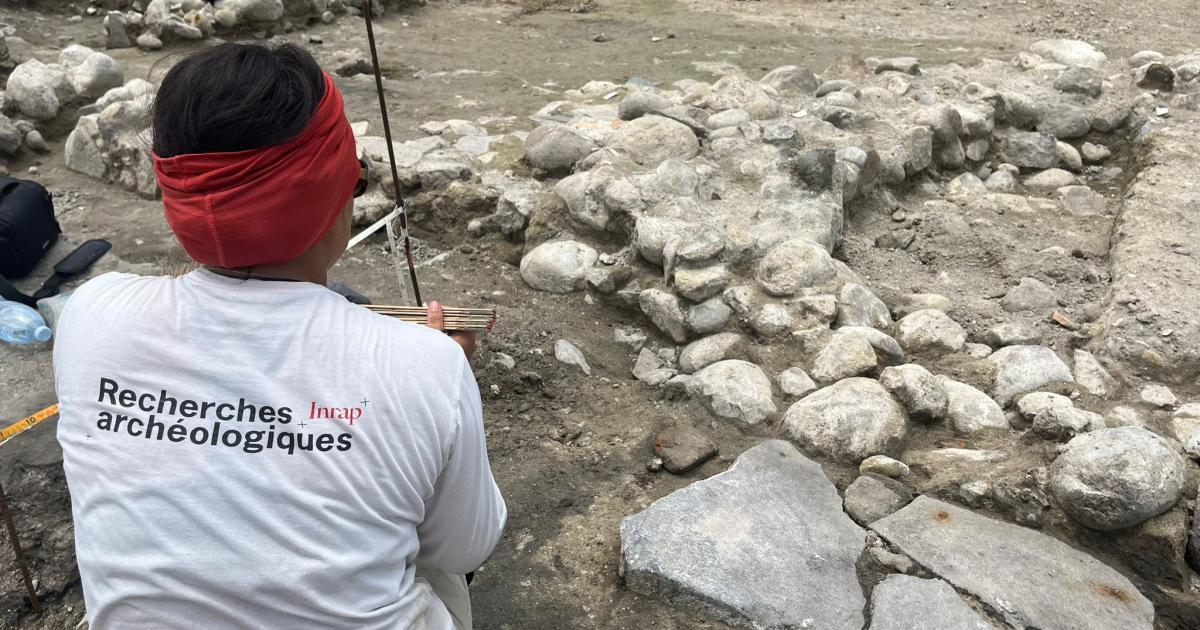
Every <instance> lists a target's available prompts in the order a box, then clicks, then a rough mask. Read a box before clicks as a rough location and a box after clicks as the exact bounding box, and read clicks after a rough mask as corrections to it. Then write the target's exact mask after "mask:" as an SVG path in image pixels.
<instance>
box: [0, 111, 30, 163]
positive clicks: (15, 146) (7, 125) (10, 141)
mask: <svg viewBox="0 0 1200 630" xmlns="http://www.w3.org/2000/svg"><path fill="white" fill-rule="evenodd" d="M23 141H24V138H23V137H22V136H21V130H20V129H17V126H16V125H14V124H13V122H12V120H9V118H8V116H5V115H3V114H0V153H3V154H4V155H14V154H16V153H17V151H20V150H21V144H22V143H23Z"/></svg>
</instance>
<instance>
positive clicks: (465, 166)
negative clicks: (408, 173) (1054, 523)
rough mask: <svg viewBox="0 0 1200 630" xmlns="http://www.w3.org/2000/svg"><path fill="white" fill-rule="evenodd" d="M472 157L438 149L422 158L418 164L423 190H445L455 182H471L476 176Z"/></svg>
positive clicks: (417, 169)
mask: <svg viewBox="0 0 1200 630" xmlns="http://www.w3.org/2000/svg"><path fill="white" fill-rule="evenodd" d="M473 164H474V161H473V160H472V158H471V156H469V155H467V154H466V153H463V152H461V151H456V150H453V149H437V150H434V151H430V152H429V153H426V154H425V155H423V156H421V159H420V161H418V162H417V165H416V167H415V168H416V171H417V177H418V178H419V179H420V181H421V188H422V189H424V190H434V189H438V188H445V187H447V186H449V185H450V184H451V182H455V181H470V180H471V178H472V177H473V176H474V175H475V171H474V169H473V168H472V165H473Z"/></svg>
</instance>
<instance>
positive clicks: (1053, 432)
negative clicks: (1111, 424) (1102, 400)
mask: <svg viewBox="0 0 1200 630" xmlns="http://www.w3.org/2000/svg"><path fill="white" fill-rule="evenodd" d="M1103 428H1105V423H1104V416H1102V415H1100V414H1098V413H1092V412H1090V411H1084V410H1083V409H1078V408H1076V407H1067V406H1063V405H1059V406H1052V407H1050V408H1049V409H1046V410H1044V411H1042V412H1041V413H1038V414H1037V415H1036V416H1034V417H1033V427H1032V431H1033V432H1034V433H1036V434H1038V435H1040V436H1042V437H1045V438H1049V439H1052V440H1069V439H1071V438H1073V437H1075V436H1076V435H1079V434H1080V433H1087V432H1088V431H1097V430H1099V429H1103Z"/></svg>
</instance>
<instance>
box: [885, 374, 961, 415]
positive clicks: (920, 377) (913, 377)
mask: <svg viewBox="0 0 1200 630" xmlns="http://www.w3.org/2000/svg"><path fill="white" fill-rule="evenodd" d="M879 384H880V385H883V387H884V389H886V390H888V392H889V393H891V395H892V396H894V397H895V398H896V400H898V401H900V404H902V405H904V408H905V409H906V410H907V411H908V415H909V417H911V418H913V419H914V420H918V421H920V422H935V421H937V420H941V419H942V418H944V417H945V416H946V411H947V409H948V405H949V404H950V400H949V397H948V395H947V393H946V387H945V386H944V385H943V384H942V382H941V381H939V380H938V378H937V377H936V376H934V375H933V374H931V373H930V372H929V370H926V369H925V368H923V367H921V366H919V365H917V364H916V363H910V364H908V365H898V366H894V367H889V368H885V369H884V370H883V372H881V373H880V374H879Z"/></svg>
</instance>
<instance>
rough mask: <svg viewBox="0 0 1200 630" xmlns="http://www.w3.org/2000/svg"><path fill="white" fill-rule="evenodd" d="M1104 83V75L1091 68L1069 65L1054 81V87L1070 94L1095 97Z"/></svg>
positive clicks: (1098, 94)
mask: <svg viewBox="0 0 1200 630" xmlns="http://www.w3.org/2000/svg"><path fill="white" fill-rule="evenodd" d="M1103 85H1104V77H1102V76H1101V75H1100V73H1099V72H1096V70H1095V69H1093V68H1085V67H1083V66H1071V67H1070V68H1067V69H1066V70H1063V72H1062V74H1060V75H1058V78H1057V79H1055V81H1054V89H1056V90H1058V91H1060V92H1068V93H1071V94H1083V95H1086V96H1090V97H1092V98H1096V97H1097V96H1100V92H1101V90H1102V88H1103Z"/></svg>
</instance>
